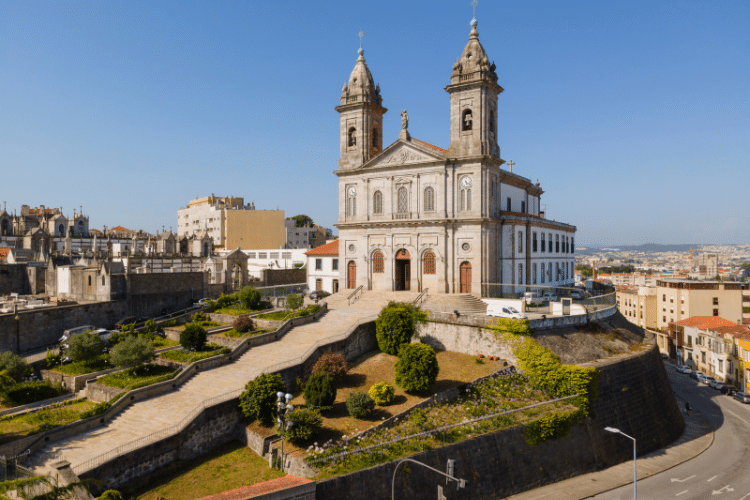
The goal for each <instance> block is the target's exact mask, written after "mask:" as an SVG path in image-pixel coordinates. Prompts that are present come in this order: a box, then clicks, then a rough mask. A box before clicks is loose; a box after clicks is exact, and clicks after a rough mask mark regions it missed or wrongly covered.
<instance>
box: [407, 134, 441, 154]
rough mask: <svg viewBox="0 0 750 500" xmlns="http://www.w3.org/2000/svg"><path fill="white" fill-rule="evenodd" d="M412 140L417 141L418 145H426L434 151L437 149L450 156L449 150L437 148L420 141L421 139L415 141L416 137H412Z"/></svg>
mask: <svg viewBox="0 0 750 500" xmlns="http://www.w3.org/2000/svg"><path fill="white" fill-rule="evenodd" d="M411 140H412V141H417V142H418V143H420V144H424V145H425V146H428V147H430V148H432V149H437V150H438V151H440V152H441V153H443V154H448V150H447V149H443V148H439V147H437V146H434V145H432V144H430V143H429V142H424V141H420V140H419V139H415V138H414V137H412V138H411Z"/></svg>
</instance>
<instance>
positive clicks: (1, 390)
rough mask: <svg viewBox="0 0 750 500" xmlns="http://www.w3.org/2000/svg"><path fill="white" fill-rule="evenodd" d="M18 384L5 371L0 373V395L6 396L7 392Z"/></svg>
mask: <svg viewBox="0 0 750 500" xmlns="http://www.w3.org/2000/svg"><path fill="white" fill-rule="evenodd" d="M15 383H16V381H15V380H13V377H11V376H10V375H8V372H7V371H5V370H2V371H0V394H5V391H6V390H7V389H8V388H9V387H10V386H12V385H14V384H15Z"/></svg>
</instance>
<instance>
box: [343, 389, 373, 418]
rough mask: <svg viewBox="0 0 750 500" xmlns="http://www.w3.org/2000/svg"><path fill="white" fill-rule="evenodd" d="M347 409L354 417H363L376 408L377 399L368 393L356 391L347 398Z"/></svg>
mask: <svg viewBox="0 0 750 500" xmlns="http://www.w3.org/2000/svg"><path fill="white" fill-rule="evenodd" d="M346 409H347V410H348V411H349V415H351V416H352V417H354V418H363V417H366V416H367V415H368V414H369V413H370V412H371V411H372V410H374V409H375V401H374V400H373V399H372V398H371V397H370V396H368V395H367V393H364V392H359V391H354V392H352V393H350V394H349V397H347V398H346Z"/></svg>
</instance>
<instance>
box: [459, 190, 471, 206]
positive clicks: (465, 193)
mask: <svg viewBox="0 0 750 500" xmlns="http://www.w3.org/2000/svg"><path fill="white" fill-rule="evenodd" d="M461 210H471V189H462V190H461Z"/></svg>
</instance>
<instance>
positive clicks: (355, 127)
mask: <svg viewBox="0 0 750 500" xmlns="http://www.w3.org/2000/svg"><path fill="white" fill-rule="evenodd" d="M363 34H364V33H362V32H360V40H361V36H362V35H363ZM358 54H359V57H358V58H357V63H356V64H355V65H354V69H353V70H352V74H351V75H350V76H349V81H348V82H347V83H345V84H344V88H343V89H342V91H341V104H340V105H339V106H336V111H338V112H339V114H340V119H341V130H340V133H341V157H340V158H339V170H354V169H356V168H358V167H360V166H361V165H363V164H364V163H366V162H367V161H369V160H370V158H372V157H374V156H375V155H377V154H378V153H380V152H381V151H382V150H383V115H384V114H385V113H386V112H387V111H388V110H387V109H385V108H384V107H383V105H382V104H383V98H382V97H381V96H380V85H377V86H376V85H375V83H374V81H373V79H372V74H371V73H370V69H369V68H368V67H367V64H366V63H365V56H364V54H365V51H364V50H363V49H362V46H361V41H360V47H359V51H358Z"/></svg>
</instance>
